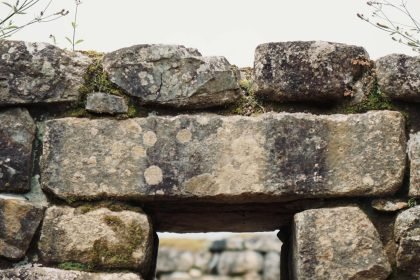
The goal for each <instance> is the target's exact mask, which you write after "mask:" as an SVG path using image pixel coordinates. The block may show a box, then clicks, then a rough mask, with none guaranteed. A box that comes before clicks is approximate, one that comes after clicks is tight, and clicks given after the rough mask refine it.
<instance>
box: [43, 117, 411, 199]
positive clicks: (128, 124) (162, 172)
mask: <svg viewBox="0 0 420 280" xmlns="http://www.w3.org/2000/svg"><path fill="white" fill-rule="evenodd" d="M43 148H44V150H43V155H42V163H41V166H42V167H41V169H42V174H41V177H42V181H43V182H42V184H43V188H44V190H48V191H51V192H52V193H53V194H55V195H56V196H58V197H60V198H63V199H67V200H78V199H93V198H94V199H99V198H113V199H114V198H115V199H134V200H141V201H154V202H157V201H161V200H174V201H175V200H177V199H180V198H182V199H183V201H184V202H187V201H188V199H191V200H193V201H195V202H197V201H200V200H202V201H205V200H206V201H210V202H215V200H217V202H219V203H222V202H225V203H238V202H268V201H279V200H287V199H297V198H300V199H301V198H305V197H340V196H379V195H387V194H392V193H394V192H395V191H396V190H397V189H398V188H399V187H400V186H401V184H402V179H403V173H404V168H405V160H406V153H405V150H406V147H405V135H404V121H403V117H402V115H401V114H400V113H398V112H391V111H380V112H379V111H377V112H369V113H366V114H354V115H330V116H315V115H310V114H301V113H299V114H287V113H281V114H264V115H261V116H259V117H241V116H233V117H221V116H215V115H196V116H177V117H171V118H168V117H148V118H139V119H130V120H124V121H116V120H108V119H100V120H88V119H76V118H64V119H58V120H52V121H48V122H47V123H46V130H45V137H44V144H43Z"/></svg>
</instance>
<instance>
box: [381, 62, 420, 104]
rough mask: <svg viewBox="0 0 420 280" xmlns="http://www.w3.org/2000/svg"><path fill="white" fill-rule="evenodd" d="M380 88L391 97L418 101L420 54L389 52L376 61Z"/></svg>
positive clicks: (419, 97)
mask: <svg viewBox="0 0 420 280" xmlns="http://www.w3.org/2000/svg"><path fill="white" fill-rule="evenodd" d="M375 64H376V74H377V77H378V85H379V88H380V90H381V91H382V92H383V93H384V94H386V95H387V96H389V97H390V98H391V99H395V100H402V101H412V102H420V56H413V57H411V56H407V55H404V54H391V55H387V56H384V57H382V58H380V59H378V60H377V61H376V63H375Z"/></svg>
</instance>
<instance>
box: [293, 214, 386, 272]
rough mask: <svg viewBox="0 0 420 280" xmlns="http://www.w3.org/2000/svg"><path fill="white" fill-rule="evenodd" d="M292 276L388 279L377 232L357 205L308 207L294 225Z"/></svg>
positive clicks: (384, 256)
mask: <svg viewBox="0 0 420 280" xmlns="http://www.w3.org/2000/svg"><path fill="white" fill-rule="evenodd" d="M292 270H293V279H296V280H297V279H299V280H303V279H317V280H318V279H325V280H329V279H337V280H344V279H349V280H350V279H352V280H365V279H372V280H373V279H377V280H380V279H382V280H384V279H387V277H388V276H389V274H390V273H391V266H390V264H389V263H388V260H387V256H386V254H385V251H384V248H383V245H382V243H381V240H380V238H379V234H378V232H377V231H376V229H375V227H374V226H373V224H372V223H371V221H370V220H369V218H368V217H367V216H366V215H365V214H364V213H363V211H361V210H360V209H359V208H358V207H337V208H324V209H313V210H307V211H304V212H301V213H298V214H296V215H295V218H294V224H293V269H292Z"/></svg>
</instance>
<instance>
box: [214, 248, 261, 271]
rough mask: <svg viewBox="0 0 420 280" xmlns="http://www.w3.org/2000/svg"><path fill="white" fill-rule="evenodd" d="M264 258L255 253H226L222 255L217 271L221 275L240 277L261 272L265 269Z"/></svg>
mask: <svg viewBox="0 0 420 280" xmlns="http://www.w3.org/2000/svg"><path fill="white" fill-rule="evenodd" d="M263 266H264V258H263V256H262V255H261V254H259V253H257V252H254V251H242V252H241V251H238V252H235V251H225V252H223V253H221V254H220V259H219V263H218V265H217V271H218V272H219V274H220V275H238V274H247V273H250V272H257V273H258V272H259V271H261V270H262V269H263Z"/></svg>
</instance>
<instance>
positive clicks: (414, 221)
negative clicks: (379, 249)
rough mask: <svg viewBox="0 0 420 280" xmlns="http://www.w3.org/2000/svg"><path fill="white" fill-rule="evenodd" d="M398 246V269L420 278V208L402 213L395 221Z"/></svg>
mask: <svg viewBox="0 0 420 280" xmlns="http://www.w3.org/2000/svg"><path fill="white" fill-rule="evenodd" d="M394 236H395V241H396V242H397V245H398V250H397V255H396V258H397V267H398V268H399V269H400V270H402V271H403V272H404V273H406V274H408V275H410V276H411V277H412V278H407V279H419V278H420V265H419V263H420V206H416V207H413V208H411V209H408V210H405V211H404V212H402V213H400V214H399V215H398V217H397V219H396V221H395V231H394Z"/></svg>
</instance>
